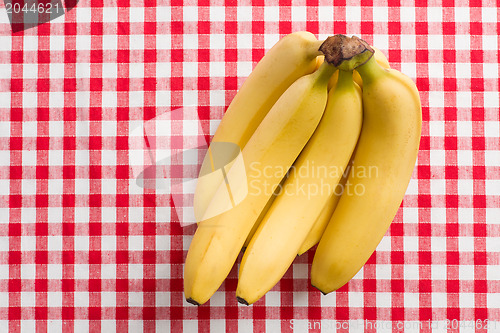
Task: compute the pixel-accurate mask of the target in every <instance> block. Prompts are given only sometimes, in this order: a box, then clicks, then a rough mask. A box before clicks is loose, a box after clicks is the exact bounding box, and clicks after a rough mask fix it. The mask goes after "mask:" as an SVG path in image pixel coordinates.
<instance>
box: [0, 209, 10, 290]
mask: <svg viewBox="0 0 500 333" xmlns="http://www.w3.org/2000/svg"><path fill="white" fill-rule="evenodd" d="M2 213H3V211H0V216H2V217H3V218H5V215H3V214H2ZM6 220H7V221H8V220H9V219H8V218H7V219H6ZM8 251H9V237H0V252H8ZM1 267H2V265H0V280H1V279H2V278H1V274H2V273H5V271H3V270H2V269H1ZM8 276H9V269H7V278H8Z"/></svg>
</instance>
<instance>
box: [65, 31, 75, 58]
mask: <svg viewBox="0 0 500 333" xmlns="http://www.w3.org/2000/svg"><path fill="white" fill-rule="evenodd" d="M64 25H65V26H66V25H67V24H66V23H65V24H64ZM64 62H65V63H66V64H74V63H75V62H76V51H75V50H65V51H64Z"/></svg>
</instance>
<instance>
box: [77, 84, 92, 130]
mask: <svg viewBox="0 0 500 333" xmlns="http://www.w3.org/2000/svg"><path fill="white" fill-rule="evenodd" d="M75 96H76V107H77V108H88V107H89V106H90V91H77V92H76V93H75ZM77 124H78V122H77Z"/></svg>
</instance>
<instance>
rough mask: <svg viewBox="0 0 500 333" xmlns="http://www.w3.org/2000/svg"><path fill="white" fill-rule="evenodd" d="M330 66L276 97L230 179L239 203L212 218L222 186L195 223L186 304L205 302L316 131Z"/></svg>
mask: <svg viewBox="0 0 500 333" xmlns="http://www.w3.org/2000/svg"><path fill="white" fill-rule="evenodd" d="M334 69H335V68H334V67H333V66H332V65H330V64H328V63H324V64H323V65H322V66H321V67H320V68H319V69H318V70H317V71H316V72H314V73H312V74H308V75H305V76H303V77H301V78H299V79H298V80H297V81H295V82H294V83H293V84H292V85H291V86H290V87H289V88H288V89H287V90H286V91H285V92H284V93H283V95H281V96H280V98H279V99H278V100H277V101H276V103H275V104H274V105H273V106H272V108H271V110H270V111H269V113H268V114H267V115H266V117H265V118H264V119H263V120H262V122H261V123H260V125H259V126H258V127H257V129H256V130H255V133H254V134H253V135H252V136H251V138H250V139H249V140H248V143H247V144H246V145H245V147H244V148H243V150H242V155H243V161H244V167H245V170H246V171H247V177H243V178H244V179H243V178H241V177H240V178H239V179H235V180H234V182H232V184H231V186H233V185H234V186H235V188H234V189H233V192H234V193H236V194H238V195H239V194H241V192H243V191H244V190H243V188H247V187H248V189H249V192H248V194H247V195H246V197H245V198H244V199H243V200H242V202H241V203H239V204H238V205H236V206H235V207H233V208H231V209H228V210H227V211H225V212H224V213H222V214H219V215H217V216H215V215H212V213H213V211H223V209H225V208H228V206H230V204H228V203H227V200H222V201H221V200H220V198H223V195H221V193H223V192H224V190H225V189H224V184H221V186H219V188H218V189H217V192H216V193H215V195H214V198H213V199H212V201H211V202H210V205H209V206H208V208H207V210H206V212H205V214H206V215H207V216H214V217H212V218H210V219H206V220H205V219H202V221H201V222H200V223H199V224H198V228H197V230H196V232H195V234H194V236H193V239H192V241H191V244H190V247H189V250H188V253H187V257H186V262H185V265H184V294H185V297H186V300H187V301H188V302H190V303H193V304H198V305H199V304H203V303H205V302H206V301H207V300H208V299H209V298H210V297H211V296H212V294H213V293H214V292H215V291H216V290H217V288H218V287H219V286H220V285H221V283H222V282H223V281H224V279H225V278H226V276H227V275H228V273H229V272H230V270H231V268H232V266H233V264H234V262H235V260H236V258H237V256H238V254H239V252H240V250H241V248H242V246H243V244H244V242H245V239H246V238H247V236H248V234H249V232H250V230H251V229H252V226H253V225H254V223H255V222H256V220H257V219H258V217H259V214H260V212H262V210H263V208H264V207H265V206H266V204H267V202H268V201H269V199H270V198H271V196H272V195H273V193H274V190H275V189H276V187H277V186H278V184H279V183H280V181H281V180H282V178H283V177H284V176H285V174H286V173H287V172H288V170H289V168H290V167H291V166H292V164H293V162H294V161H295V160H296V158H297V156H298V155H299V153H300V152H301V151H302V149H303V148H304V146H305V145H306V143H307V141H308V140H309V139H310V137H311V136H312V134H313V132H314V130H315V129H316V127H317V125H318V123H319V121H320V119H321V116H322V115H323V112H324V110H325V106H326V102H327V96H328V90H327V87H328V81H329V79H330V77H331V75H332V74H333V71H334ZM262 84H263V82H262ZM233 169H234V167H233V168H231V169H230V170H229V172H228V177H229V178H231V176H232V175H231V174H232V172H233ZM237 171H238V170H236V174H238V172H237ZM224 201H226V202H224Z"/></svg>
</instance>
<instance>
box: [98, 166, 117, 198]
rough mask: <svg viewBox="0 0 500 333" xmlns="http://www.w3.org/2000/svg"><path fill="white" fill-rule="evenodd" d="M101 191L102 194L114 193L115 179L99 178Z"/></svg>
mask: <svg viewBox="0 0 500 333" xmlns="http://www.w3.org/2000/svg"><path fill="white" fill-rule="evenodd" d="M108 165H109V164H108ZM101 193H102V194H115V193H116V179H101Z"/></svg>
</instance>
